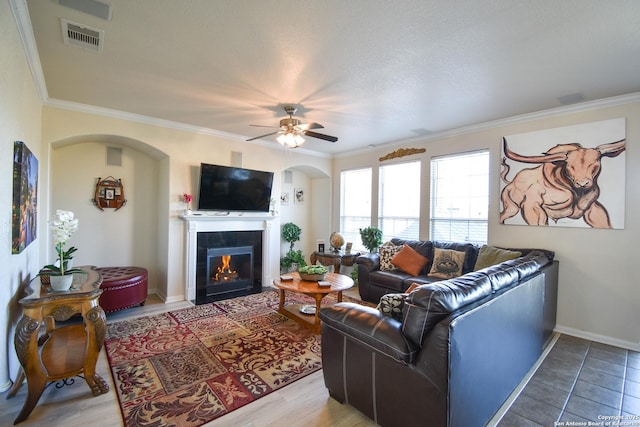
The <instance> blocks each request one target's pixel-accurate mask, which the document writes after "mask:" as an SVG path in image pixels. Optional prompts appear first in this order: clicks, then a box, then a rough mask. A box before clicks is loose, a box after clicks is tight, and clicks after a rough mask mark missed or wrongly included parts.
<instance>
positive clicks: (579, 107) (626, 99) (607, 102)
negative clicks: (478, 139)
mask: <svg viewBox="0 0 640 427" xmlns="http://www.w3.org/2000/svg"><path fill="white" fill-rule="evenodd" d="M634 102H640V92H634V93H629V94H625V95H619V96H612V97H610V98H603V99H597V100H595V101H587V102H581V103H579V104H572V105H563V106H561V107H555V108H550V109H548V110H541V111H536V112H533V113H526V114H520V115H517V116H512V117H507V118H504V119H498V120H492V121H489V122H484V123H477V124H474V125H469V126H463V127H460V128H455V129H450V130H446V131H442V132H434V133H431V134H429V135H427V136H424V135H422V136H415V137H412V138H408V139H403V140H400V141H393V142H389V143H387V144H380V145H377V146H375V147H374V149H378V148H383V147H384V148H387V149H389V148H393V147H398V146H401V145H407V144H415V143H425V142H431V141H436V140H438V139H444V138H450V137H455V136H460V135H465V134H468V133H473V132H479V131H483V130H487V129H493V128H499V127H504V126H509V125H513V124H517V123H524V122H530V121H533V120H539V119H544V118H548V117H553V116H558V115H561V114H571V113H580V112H584V111H590V110H597V109H599V108H606V107H616V106H619V105H625V104H632V103H634ZM371 150H372V148H363V149H359V150H353V151H348V152H344V153H339V154H336V155H335V156H334V157H335V158H344V157H351V156H354V155H358V154H363V153H367V152H371Z"/></svg>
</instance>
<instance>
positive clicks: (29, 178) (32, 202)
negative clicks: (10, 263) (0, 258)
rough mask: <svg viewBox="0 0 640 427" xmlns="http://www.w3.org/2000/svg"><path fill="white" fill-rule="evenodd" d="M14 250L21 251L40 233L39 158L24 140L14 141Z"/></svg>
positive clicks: (12, 229)
mask: <svg viewBox="0 0 640 427" xmlns="http://www.w3.org/2000/svg"><path fill="white" fill-rule="evenodd" d="M11 217H12V218H11V253H12V254H19V253H20V252H22V251H23V250H24V249H25V248H26V247H27V246H29V244H30V243H31V242H33V241H34V240H35V238H36V236H37V228H38V159H36V157H35V156H34V155H33V153H32V152H31V150H29V148H28V147H27V145H26V144H25V143H24V142H22V141H15V142H14V143H13V200H12V206H11Z"/></svg>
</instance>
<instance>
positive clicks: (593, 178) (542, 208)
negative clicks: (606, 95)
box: [500, 118, 626, 229]
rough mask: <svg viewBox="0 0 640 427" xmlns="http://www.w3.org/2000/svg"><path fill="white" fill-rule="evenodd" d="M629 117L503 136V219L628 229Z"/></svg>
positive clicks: (535, 223) (512, 223)
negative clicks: (626, 216) (625, 220)
mask: <svg viewBox="0 0 640 427" xmlns="http://www.w3.org/2000/svg"><path fill="white" fill-rule="evenodd" d="M625 149H626V134H625V119H624V118H619V119H612V120H604V121H599V122H592V123H587V124H581V125H574V126H566V127H561V128H555V129H548V130H542V131H537V132H528V133H521V134H516V135H510V136H505V137H504V138H503V139H502V165H501V173H500V177H501V191H500V202H501V204H500V223H501V224H507V225H538V226H561V227H585V228H613V229H623V228H624V219H625V218H624V210H625Z"/></svg>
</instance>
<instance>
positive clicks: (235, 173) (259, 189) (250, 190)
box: [198, 163, 273, 212]
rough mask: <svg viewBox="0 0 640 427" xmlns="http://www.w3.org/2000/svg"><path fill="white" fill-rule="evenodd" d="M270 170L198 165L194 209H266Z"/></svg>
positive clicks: (270, 184)
mask: <svg viewBox="0 0 640 427" xmlns="http://www.w3.org/2000/svg"><path fill="white" fill-rule="evenodd" d="M272 185H273V172H266V171H258V170H252V169H243V168H237V167H230V166H220V165H212V164H208V163H201V164H200V194H199V197H198V210H203V211H242V212H269V201H270V199H271V187H272Z"/></svg>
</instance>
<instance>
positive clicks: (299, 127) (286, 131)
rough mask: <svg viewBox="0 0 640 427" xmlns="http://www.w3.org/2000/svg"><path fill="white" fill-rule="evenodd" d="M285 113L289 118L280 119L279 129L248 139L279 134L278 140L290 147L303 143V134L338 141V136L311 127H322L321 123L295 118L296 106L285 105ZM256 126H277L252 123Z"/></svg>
mask: <svg viewBox="0 0 640 427" xmlns="http://www.w3.org/2000/svg"><path fill="white" fill-rule="evenodd" d="M284 111H285V113H287V114H288V115H289V118H287V119H282V120H280V127H279V128H278V130H276V131H274V132H270V133H267V134H264V135H260V136H256V137H254V138H249V139H247V141H253V140H255V139H260V138H264V137H265V136H271V135H276V134H278V138H277V140H278V142H279V143H280V144H282V145H285V146H287V147H289V148H296V147H299V146H300V145H302V143H303V142H304V138H303V136H310V137H312V138H319V139H324V140H325V141H331V142H336V141H337V140H338V138H336V137H335V136H330V135H325V134H322V133H318V132H314V131H312V130H311V129H322V128H324V126H322V125H321V124H319V123H308V124H304V123H301V122H300V120H298V119H294V118H293V115H294V114H295V113H296V108H295V107H294V106H292V105H286V106H285V107H284ZM251 126H256V127H270V128H275V126H262V125H251Z"/></svg>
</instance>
